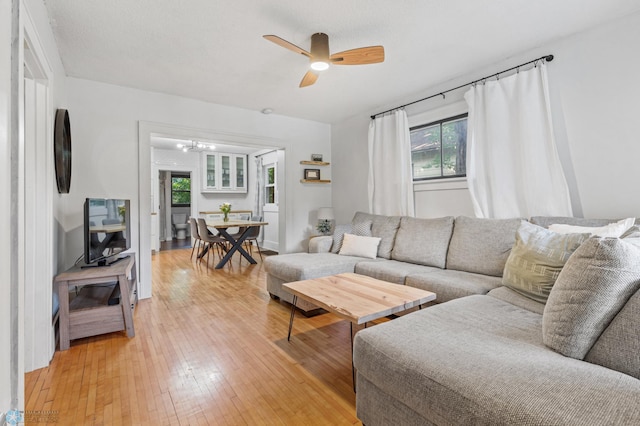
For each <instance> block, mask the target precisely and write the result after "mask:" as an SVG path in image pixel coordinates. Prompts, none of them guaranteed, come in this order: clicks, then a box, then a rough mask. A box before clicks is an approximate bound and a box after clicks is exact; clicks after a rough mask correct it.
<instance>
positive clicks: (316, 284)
mask: <svg viewBox="0 0 640 426" xmlns="http://www.w3.org/2000/svg"><path fill="white" fill-rule="evenodd" d="M282 287H283V288H284V289H285V290H286V291H288V292H289V293H291V294H293V304H292V305H291V317H290V319H289V333H288V334H287V340H291V329H292V328H293V318H294V317H295V311H296V302H297V301H298V297H300V298H301V299H304V300H306V301H308V302H311V303H314V304H316V305H318V306H320V307H322V308H324V309H326V310H327V311H329V312H332V313H334V314H335V315H337V316H339V317H340V318H343V319H346V320H348V321H350V326H351V349H352V351H353V336H354V334H355V333H354V328H353V325H354V324H356V325H364V326H365V327H366V324H367V322H369V321H373V320H376V319H379V318H382V317H386V316H389V315H392V314H396V313H399V312H402V311H406V310H407V309H410V308H413V307H415V306H421V305H422V304H424V303H427V302H430V301H432V300H435V298H436V294H435V293H431V292H430V291H425V290H421V289H419V288H415V287H409V286H405V285H400V284H393V283H389V282H386V281H381V280H378V279H375V278H371V277H367V276H365V275H359V274H352V273H346V274H339V275H331V276H328V277H322V278H314V279H310V280H304V281H295V282H292V283H286V284H283V285H282ZM355 331H356V332H357V329H356V330H355ZM352 360H353V354H352ZM351 366H352V373H353V374H354V375H355V371H354V370H353V361H352V364H351ZM354 390H355V382H354Z"/></svg>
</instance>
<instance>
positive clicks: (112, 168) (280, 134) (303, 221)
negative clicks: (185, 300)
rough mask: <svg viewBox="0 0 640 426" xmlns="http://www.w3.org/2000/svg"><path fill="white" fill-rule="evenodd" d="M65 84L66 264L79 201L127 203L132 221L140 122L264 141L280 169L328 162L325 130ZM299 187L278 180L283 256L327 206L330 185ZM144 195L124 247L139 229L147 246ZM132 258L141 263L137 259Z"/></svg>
mask: <svg viewBox="0 0 640 426" xmlns="http://www.w3.org/2000/svg"><path fill="white" fill-rule="evenodd" d="M67 84H68V93H69V111H70V113H71V114H72V117H73V121H72V133H73V141H74V153H73V176H72V181H71V182H72V183H71V185H72V187H71V191H70V194H69V203H68V205H67V209H66V214H65V217H64V229H65V234H66V245H67V247H68V253H67V256H66V262H67V263H68V264H70V263H72V262H73V260H74V259H75V257H77V256H78V255H79V254H80V253H82V236H81V226H82V214H81V212H82V200H83V199H84V198H85V197H87V196H94V197H107V198H111V197H113V198H128V199H130V200H131V209H132V216H133V217H138V213H139V211H140V208H141V204H140V202H139V200H138V195H139V191H138V188H139V186H140V184H141V182H139V179H138V176H139V173H138V171H139V170H138V155H139V152H138V144H139V141H138V130H139V126H140V123H139V122H140V121H142V122H144V123H160V125H162V123H164V124H167V125H169V126H174V127H176V128H180V129H182V131H186V130H185V129H193V132H194V133H200V134H203V135H204V134H213V133H217V134H220V133H225V134H227V135H231V136H233V135H242V137H243V138H245V139H251V138H253V139H254V140H255V144H256V146H257V147H264V146H265V144H266V143H267V142H268V143H269V144H270V145H271V146H273V145H276V146H278V145H279V146H282V147H283V148H285V150H286V161H287V170H292V171H295V170H296V169H298V168H299V161H300V160H302V159H308V158H310V155H311V153H315V152H318V153H323V154H324V155H325V158H327V159H330V150H331V148H330V137H331V132H330V126H329V125H327V124H323V123H317V122H313V121H308V120H300V119H294V118H289V117H284V116H279V115H276V114H271V115H264V114H261V113H259V112H255V111H249V110H243V109H240V108H232V107H226V106H222V105H215V104H210V103H206V102H201V101H197V100H193V99H187V98H181V97H177V96H170V95H165V94H161V93H153V92H146V91H142V90H136V89H130V88H125V87H120V86H114V85H108V84H103V83H97V82H92V81H88V80H81V79H75V78H69V79H68V80H67ZM147 125H148V126H153V125H152V124H145V126H147ZM231 136H230V138H231ZM226 142H229V141H226ZM231 142H233V141H231ZM147 143H148V141H147ZM147 155H148V154H147ZM150 175H151V170H150V161H149V175H148V176H149V178H148V179H149V180H148V181H147V182H143V184H144V185H148V186H150V184H151V178H150ZM299 180H300V176H299V175H297V174H296V173H290V174H288V175H287V177H286V191H287V194H286V195H287V200H289V202H288V203H287V205H286V212H285V221H286V241H285V242H284V244H283V245H282V247H283V248H285V250H286V251H299V250H302V248H303V244H304V241H305V239H306V235H307V232H308V229H310V228H311V222H310V215H311V212H312V211H313V210H315V209H317V208H318V207H321V206H324V205H328V204H329V203H330V200H331V186H330V185H319V186H321V187H314V188H308V187H306V186H304V185H302V184H301V183H300V181H299ZM146 196H147V195H145V197H146ZM148 196H149V198H145V199H144V200H143V203H144V205H146V209H147V210H146V212H145V211H144V209H143V213H144V217H143V218H142V220H145V221H146V222H144V223H140V224H138V223H134V224H133V227H132V234H133V235H132V244H133V247H136V248H137V247H138V245H139V241H140V236H139V235H138V233H139V230H140V229H142V231H143V234H145V235H143V236H142V238H143V239H145V240H146V242H145V243H146V244H148V242H149V240H150V231H149V227H150V224H149V222H148V221H147V219H146V217H147V215H148V214H149V213H150V211H149V208H150V203H151V198H150V197H151V195H150V194H149V195H148ZM144 205H142V206H143V207H144ZM281 244H282V242H281ZM142 255H144V253H143V254H142ZM139 258H141V259H142V258H143V257H142V256H140V255H139ZM149 258H150V250H149ZM149 264H150V262H149ZM142 272H144V271H143V270H142V268H141V274H140V275H139V279H140V287H141V288H140V292H141V295H142V296H147V297H148V296H149V295H150V277H149V276H148V273H147V276H145V275H144V274H143V273H142ZM145 288H146V289H148V291H149V292H148V293H146V292H145Z"/></svg>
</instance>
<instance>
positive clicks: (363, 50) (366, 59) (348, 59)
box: [330, 46, 384, 65]
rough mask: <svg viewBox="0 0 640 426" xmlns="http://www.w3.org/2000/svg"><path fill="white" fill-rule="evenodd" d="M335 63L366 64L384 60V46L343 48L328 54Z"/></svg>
mask: <svg viewBox="0 0 640 426" xmlns="http://www.w3.org/2000/svg"><path fill="white" fill-rule="evenodd" d="M330 59H331V63H333V64H335V65H367V64H376V63H378V62H383V61H384V47H382V46H369V47H360V48H358V49H351V50H345V51H344V52H338V53H334V54H333V55H331V56H330Z"/></svg>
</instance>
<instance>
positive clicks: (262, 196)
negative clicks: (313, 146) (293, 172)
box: [256, 150, 284, 253]
mask: <svg viewBox="0 0 640 426" xmlns="http://www.w3.org/2000/svg"><path fill="white" fill-rule="evenodd" d="M256 164H257V166H258V170H257V174H260V178H261V179H259V182H260V183H259V185H260V190H259V191H258V192H259V194H258V197H256V198H257V201H256V206H257V209H256V210H257V211H258V212H260V211H262V214H259V216H262V217H263V220H264V221H265V222H267V223H269V225H267V226H264V227H263V230H262V241H261V247H263V248H264V249H266V250H271V251H274V252H276V253H279V252H280V243H279V242H280V225H279V222H280V221H279V217H280V207H279V204H280V203H279V196H280V183H281V182H284V151H283V150H276V151H271V152H268V153H265V154H262V155H259V156H257V157H256Z"/></svg>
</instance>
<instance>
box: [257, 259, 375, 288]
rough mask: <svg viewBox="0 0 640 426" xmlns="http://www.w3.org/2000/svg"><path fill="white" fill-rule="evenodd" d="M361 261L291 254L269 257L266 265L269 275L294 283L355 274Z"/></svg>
mask: <svg viewBox="0 0 640 426" xmlns="http://www.w3.org/2000/svg"><path fill="white" fill-rule="evenodd" d="M361 260H363V258H362V257H354V256H340V255H339V254H334V253H290V254H279V255H277V256H268V257H267V258H266V259H265V260H264V265H265V270H266V271H267V273H268V274H271V275H273V276H275V277H278V278H280V279H281V280H284V282H293V281H300V280H307V279H310V278H319V277H326V276H327V275H335V274H342V273H344V272H353V269H354V267H355V265H356V263H358V262H360V261H361Z"/></svg>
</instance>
